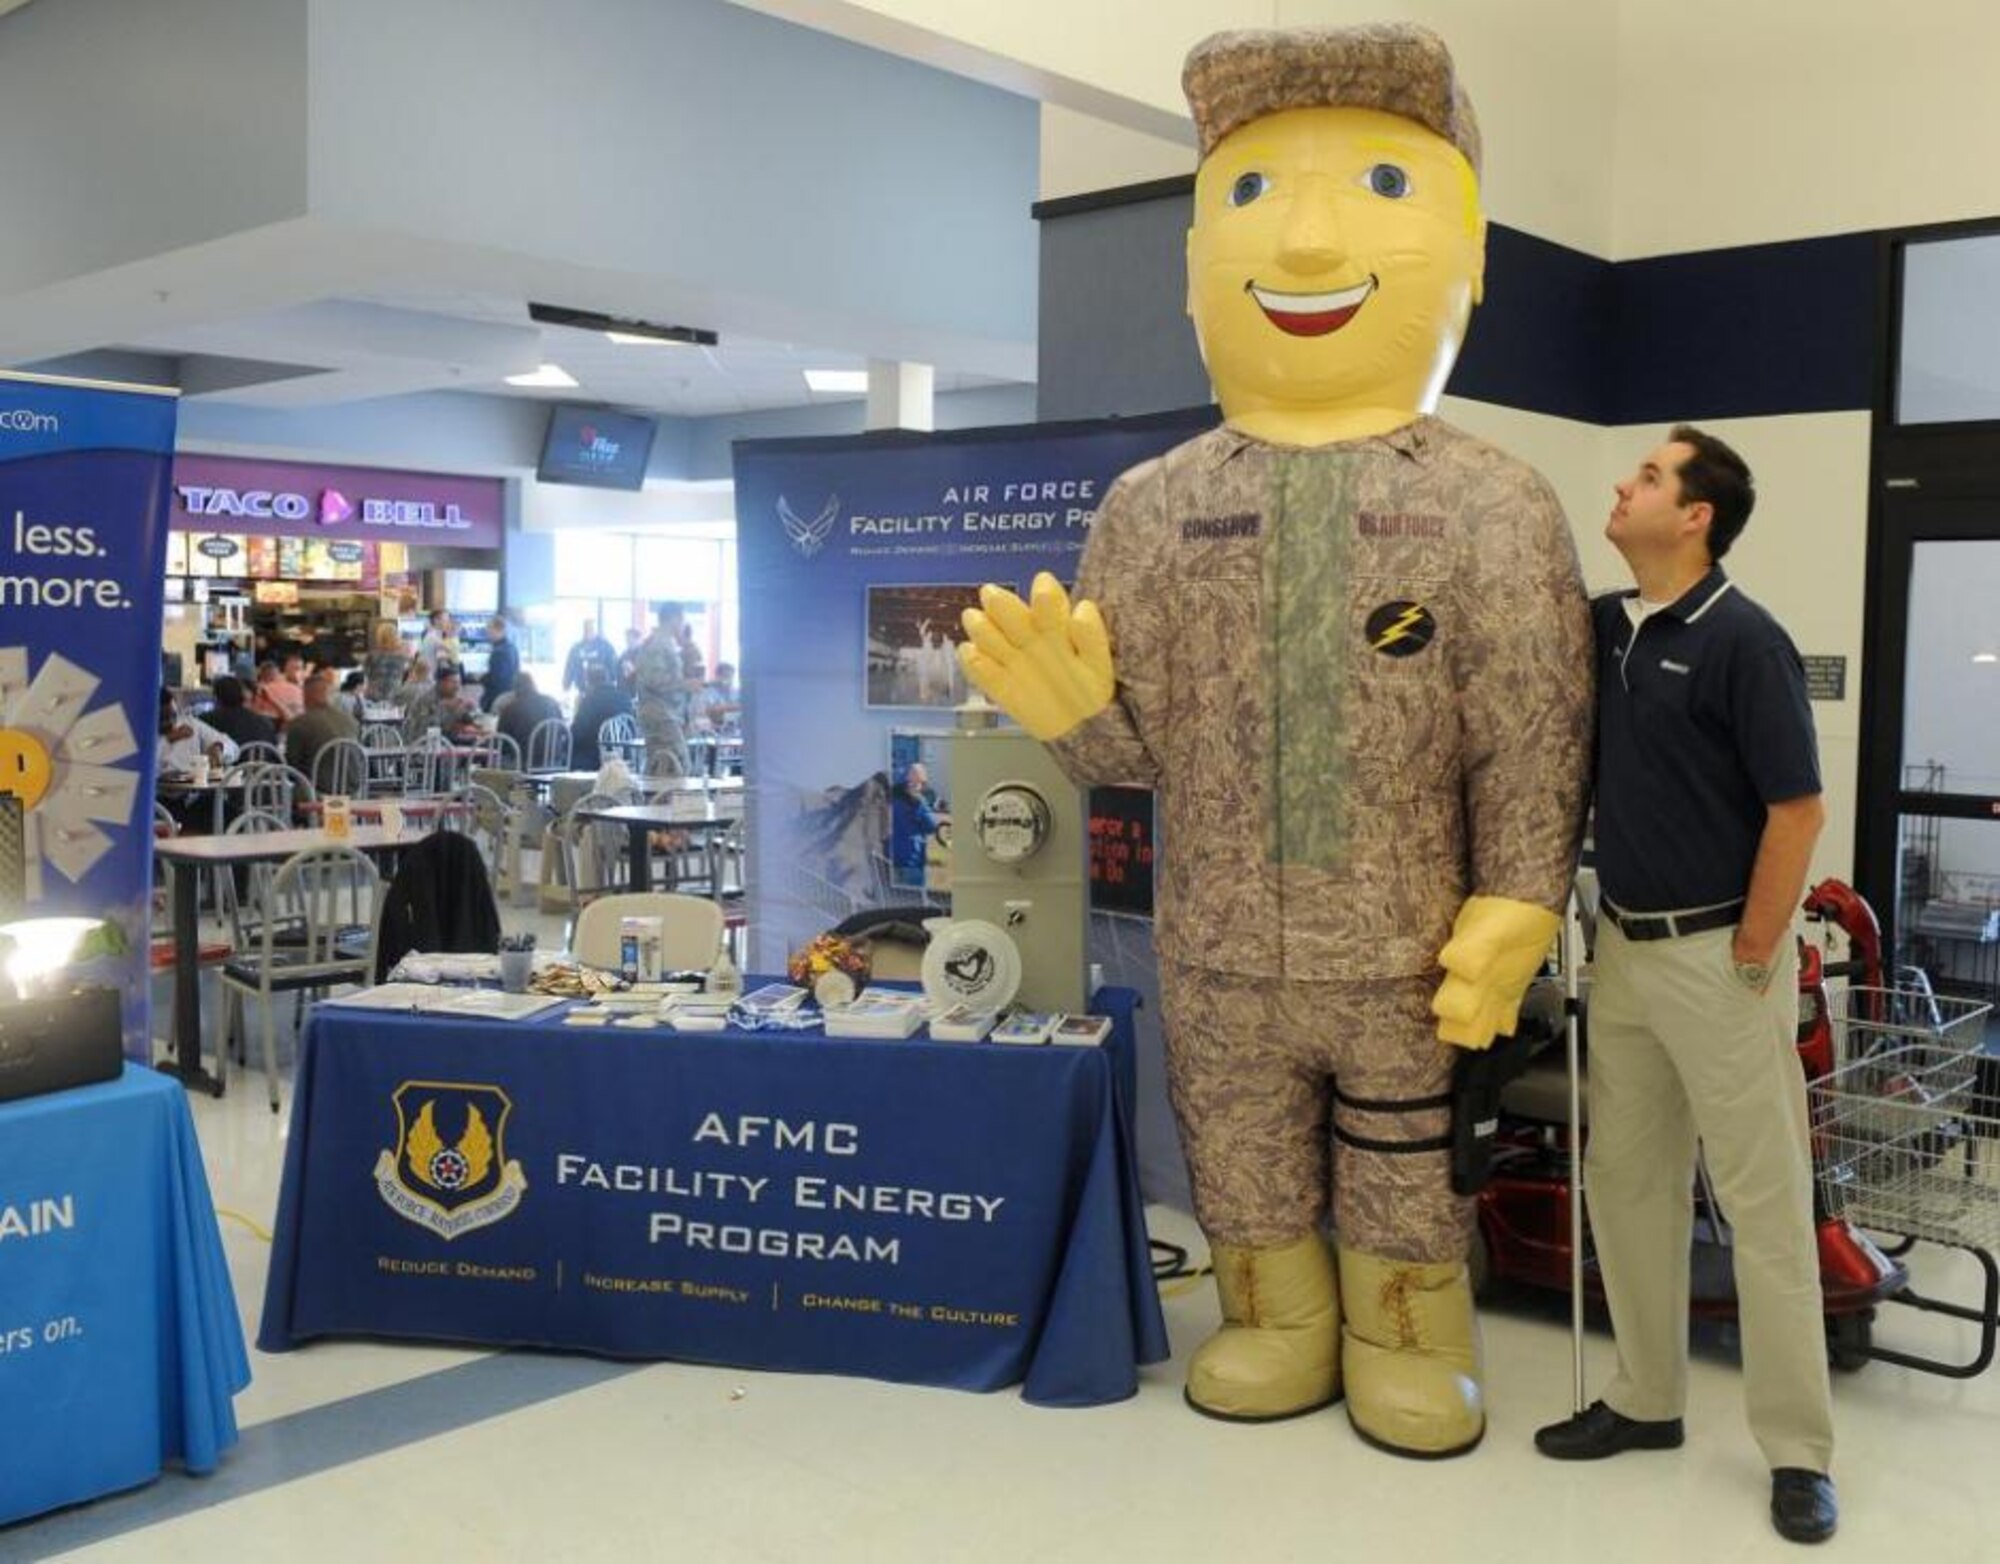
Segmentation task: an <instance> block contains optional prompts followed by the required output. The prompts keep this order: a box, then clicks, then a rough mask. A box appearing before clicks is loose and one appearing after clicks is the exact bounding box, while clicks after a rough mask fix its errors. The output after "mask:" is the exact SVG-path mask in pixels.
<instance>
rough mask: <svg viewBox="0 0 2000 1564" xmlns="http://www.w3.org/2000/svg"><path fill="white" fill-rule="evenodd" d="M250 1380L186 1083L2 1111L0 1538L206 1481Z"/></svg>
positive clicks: (45, 1100) (138, 1079)
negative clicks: (57, 1511)
mask: <svg viewBox="0 0 2000 1564" xmlns="http://www.w3.org/2000/svg"><path fill="white" fill-rule="evenodd" d="M249 1383H250V1364H249V1360H248V1358H247V1357H246V1356H245V1354H244V1350H243V1329H242V1326H241V1325H240V1324H239V1323H238V1320H237V1316H236V1299H235V1296H234V1294H233V1293H232V1291H231V1289H230V1285H229V1270H228V1266H227V1265H226V1264H225V1262H224V1260H223V1254H222V1238H221V1235H220V1234H219V1233H218V1232H217V1231H216V1226H215V1210H214V1207H213V1206H212V1205H211V1204H210V1201H209V1193H208V1179H207V1176H206V1175H205V1174H204V1173H203V1172H202V1166H201V1151H200V1148H199V1146H198V1145H197V1144H196V1142H195V1135H194V1124H193V1122H192V1120H191V1119H190V1118H189V1116H188V1109H187V1102H186V1100H185V1098H184V1096H183V1093H182V1090H181V1087H180V1083H179V1082H177V1081H174V1080H172V1079H170V1078H168V1077H167V1076H164V1075H159V1074H156V1073H154V1072H153V1071H151V1070H145V1069H140V1068H138V1067H136V1066H133V1065H129V1064H128V1065H127V1066H126V1067H125V1073H124V1076H123V1077H122V1078H121V1079H119V1080H116V1081H107V1082H106V1083H105V1084H104V1085H102V1086H87V1087H82V1088H80V1089H78V1090H76V1091H69V1092H58V1093H55V1094H52V1095H50V1096H47V1097H33V1098H29V1099H27V1100H26V1101H23V1102H16V1103H9V1104H7V1105H5V1106H4V1107H0V1523H5V1522H7V1521H13V1520H19V1519H20V1518H21V1517H23V1516H26V1515H35V1514H39V1513H40V1512H41V1511H43V1510H50V1509H54V1508H56V1507H57V1506H59V1505H65V1504H75V1503H77V1502H78V1501H80V1500H84V1499H91V1498H95V1497H97V1496H98V1495H100V1494H105V1493H111V1492H114V1491H115V1490H117V1489H120V1488H130V1487H133V1486H134V1485H136V1484H139V1483H143V1482H147V1481H149V1480H150V1479H152V1478H154V1477H156V1476H158V1475H159V1472H160V1469H161V1467H162V1466H164V1465H165V1464H166V1463H167V1462H169V1461H172V1460H180V1461H182V1462H184V1463H186V1465H187V1468H188V1470H190V1471H194V1472H206V1471H209V1470H212V1469H213V1468H214V1466H215V1464H216V1462H217V1461H218V1460H220V1459H221V1456H222V1452H223V1451H224V1450H226V1449H228V1448H229V1446H231V1445H232V1444H234V1443H235V1442H236V1414H235V1409H234V1408H233V1407H232V1406H231V1405H230V1398H231V1397H232V1396H233V1395H235V1393H236V1392H237V1391H239V1390H241V1389H242V1388H243V1387H244V1386H245V1385H247V1384H249ZM4 1551H5V1548H4V1545H0V1552H4Z"/></svg>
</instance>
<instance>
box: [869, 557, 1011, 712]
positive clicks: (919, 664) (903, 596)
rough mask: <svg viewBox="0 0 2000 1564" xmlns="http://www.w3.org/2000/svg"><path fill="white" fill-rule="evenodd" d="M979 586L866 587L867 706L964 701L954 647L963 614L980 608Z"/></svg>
mask: <svg viewBox="0 0 2000 1564" xmlns="http://www.w3.org/2000/svg"><path fill="white" fill-rule="evenodd" d="M1007 584H1008V585H1013V584H1014V583H1012V582H1009V583H1007ZM979 586H980V583H978V582H977V581H971V582H962V583H959V584H957V585H948V586H932V585H922V586H871V587H869V588H868V704H869V705H870V706H942V707H952V706H956V705H958V704H959V702H961V701H963V700H964V699H965V697H966V693H967V691H966V684H965V674H964V672H963V670H961V669H960V668H959V666H958V643H959V642H960V641H961V640H962V639H964V636H965V631H964V628H963V625H964V621H963V615H964V613H965V610H966V609H968V608H977V607H978V606H979Z"/></svg>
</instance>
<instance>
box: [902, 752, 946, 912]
mask: <svg viewBox="0 0 2000 1564" xmlns="http://www.w3.org/2000/svg"><path fill="white" fill-rule="evenodd" d="M931 804H932V796H931V792H930V773H929V772H928V771H926V770H925V769H924V763H923V762H922V761H921V760H913V761H911V762H910V764H909V766H908V767H907V769H905V770H904V772H903V775H902V779H901V780H900V781H899V782H897V784H896V790H895V792H893V793H891V794H890V795H889V862H890V864H891V865H892V866H893V868H894V871H895V873H894V879H895V882H896V884H898V885H915V886H921V885H922V884H923V883H924V864H925V853H926V851H927V848H928V845H929V842H930V839H931V838H932V837H933V836H936V835H937V834H938V827H939V826H940V825H942V824H943V823H944V822H943V821H942V820H941V819H940V818H939V816H938V814H937V811H936V810H935V809H933V808H932V807H931Z"/></svg>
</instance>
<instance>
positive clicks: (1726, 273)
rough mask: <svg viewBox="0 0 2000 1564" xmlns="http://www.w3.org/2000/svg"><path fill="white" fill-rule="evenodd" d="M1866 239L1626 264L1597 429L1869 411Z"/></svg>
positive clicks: (1872, 298) (1869, 262) (1869, 257)
mask: <svg viewBox="0 0 2000 1564" xmlns="http://www.w3.org/2000/svg"><path fill="white" fill-rule="evenodd" d="M1878 248H1879V241H1878V238H1877V236H1876V235H1874V234H1871V233H1860V234H1840V235H1836V236H1834V237H1831V238H1825V239H1795V240H1792V241H1789V242H1787V243H1784V244H1755V245H1745V246H1742V247H1740V248H1737V249H1729V250H1702V251H1697V252H1694V253H1692V254H1688V255H1663V256H1659V257H1656V258H1654V259H1651V260H1643V261H1623V262H1620V263H1619V264H1618V266H1617V267H1616V268H1614V270H1615V272H1616V279H1617V280H1616V285H1615V297H1616V313H1615V315H1614V317H1613V323H1612V338H1613V342H1614V344H1615V349H1616V351H1615V353H1614V355H1613V360H1612V363H1613V373H1612V377H1611V401H1610V405H1609V407H1608V409H1607V411H1608V412H1609V414H1610V416H1609V417H1607V418H1604V419H1600V420H1599V422H1602V423H1617V424H1640V423H1665V422H1669V421H1671V420H1673V419H1676V418H1754V417H1757V416H1759V415H1762V414H1771V413H1834V412H1846V411H1849V410H1852V409H1856V408H1862V409H1865V408H1869V407H1872V406H1873V405H1874V390H1875V383H1874V364H1875V332H1876V320H1875V302H1876V278H1875V269H1876V256H1877V253H1878Z"/></svg>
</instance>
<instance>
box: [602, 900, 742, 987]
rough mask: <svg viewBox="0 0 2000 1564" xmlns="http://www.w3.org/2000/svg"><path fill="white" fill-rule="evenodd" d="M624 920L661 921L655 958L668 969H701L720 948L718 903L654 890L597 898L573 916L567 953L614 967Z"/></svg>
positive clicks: (686, 970)
mask: <svg viewBox="0 0 2000 1564" xmlns="http://www.w3.org/2000/svg"><path fill="white" fill-rule="evenodd" d="M625 918H658V919H659V920H660V933H661V940H660V960H661V962H662V963H663V964H664V966H665V967H666V969H667V970H668V971H670V972H688V971H701V972H706V971H707V970H708V969H709V968H710V967H712V966H714V965H715V957H716V953H717V952H718V951H720V950H721V949H722V909H721V908H720V907H718V906H716V904H715V903H714V902H712V901H709V900H707V899H706V898H704V897H701V896H681V895H677V894H675V893H674V892H671V891H654V892H649V893H644V894H638V895H614V896H600V897H598V898H597V900H596V901H593V902H592V903H591V904H590V905H589V906H587V907H585V908H584V909H583V910H582V911H581V912H579V913H578V914H577V915H576V933H575V935H574V936H573V937H572V939H571V941H570V954H571V955H573V956H575V957H576V959H577V960H578V961H581V962H583V963H584V964H585V965H587V966H593V967H616V966H617V965H618V962H619V948H618V947H619V923H620V920H622V919H625Z"/></svg>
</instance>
